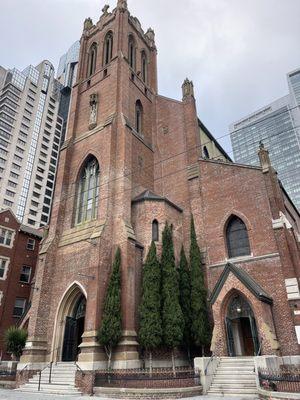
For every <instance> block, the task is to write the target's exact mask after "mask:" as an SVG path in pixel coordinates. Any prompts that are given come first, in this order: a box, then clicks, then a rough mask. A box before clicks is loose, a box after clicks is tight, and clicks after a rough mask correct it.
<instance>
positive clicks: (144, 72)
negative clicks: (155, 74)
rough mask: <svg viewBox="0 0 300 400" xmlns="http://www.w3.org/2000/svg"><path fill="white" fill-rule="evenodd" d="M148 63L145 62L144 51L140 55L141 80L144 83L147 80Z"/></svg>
mask: <svg viewBox="0 0 300 400" xmlns="http://www.w3.org/2000/svg"><path fill="white" fill-rule="evenodd" d="M147 64H148V62H147V55H146V53H145V51H144V50H143V51H142V53H141V73H142V79H143V81H144V82H145V83H147V79H148V65H147Z"/></svg>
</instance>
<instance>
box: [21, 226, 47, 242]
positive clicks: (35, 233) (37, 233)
mask: <svg viewBox="0 0 300 400" xmlns="http://www.w3.org/2000/svg"><path fill="white" fill-rule="evenodd" d="M20 231H22V232H25V233H29V234H30V235H33V236H36V237H38V238H40V239H42V238H43V233H42V232H41V231H40V230H38V229H35V228H32V227H31V226H28V225H23V224H22V225H21V227H20Z"/></svg>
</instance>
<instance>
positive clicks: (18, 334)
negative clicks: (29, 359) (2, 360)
mask: <svg viewBox="0 0 300 400" xmlns="http://www.w3.org/2000/svg"><path fill="white" fill-rule="evenodd" d="M4 340H5V344H6V349H7V351H8V353H11V354H13V355H14V356H15V357H16V358H17V359H19V358H20V357H21V355H22V351H23V348H24V347H25V344H26V340H27V331H26V330H25V329H22V328H17V327H16V326H11V327H10V328H8V329H7V331H6V332H5V334H4Z"/></svg>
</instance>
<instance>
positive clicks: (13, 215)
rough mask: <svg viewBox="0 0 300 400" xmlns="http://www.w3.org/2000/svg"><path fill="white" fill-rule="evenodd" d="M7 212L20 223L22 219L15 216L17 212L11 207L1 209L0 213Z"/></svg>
mask: <svg viewBox="0 0 300 400" xmlns="http://www.w3.org/2000/svg"><path fill="white" fill-rule="evenodd" d="M6 212H8V213H9V214H10V215H11V216H12V217H13V218H14V220H15V221H16V222H17V223H18V224H19V223H20V221H19V220H18V218H17V217H16V216H15V214H14V213H13V212H12V210H11V209H10V208H4V209H3V210H0V214H2V213H6Z"/></svg>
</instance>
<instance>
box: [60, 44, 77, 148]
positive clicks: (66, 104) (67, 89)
mask: <svg viewBox="0 0 300 400" xmlns="http://www.w3.org/2000/svg"><path fill="white" fill-rule="evenodd" d="M79 50H80V42H79V40H77V41H76V42H75V43H73V44H72V46H71V47H70V48H69V50H68V51H67V52H66V53H65V54H63V55H62V56H61V57H60V60H59V65H58V69H57V79H58V81H59V82H60V83H61V84H62V88H61V92H60V103H59V115H60V116H61V117H62V118H63V120H64V123H63V130H62V142H63V141H64V139H65V134H66V129H67V121H68V115H69V108H70V100H71V92H72V87H73V85H74V84H75V82H76V75H77V67H78V61H79Z"/></svg>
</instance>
